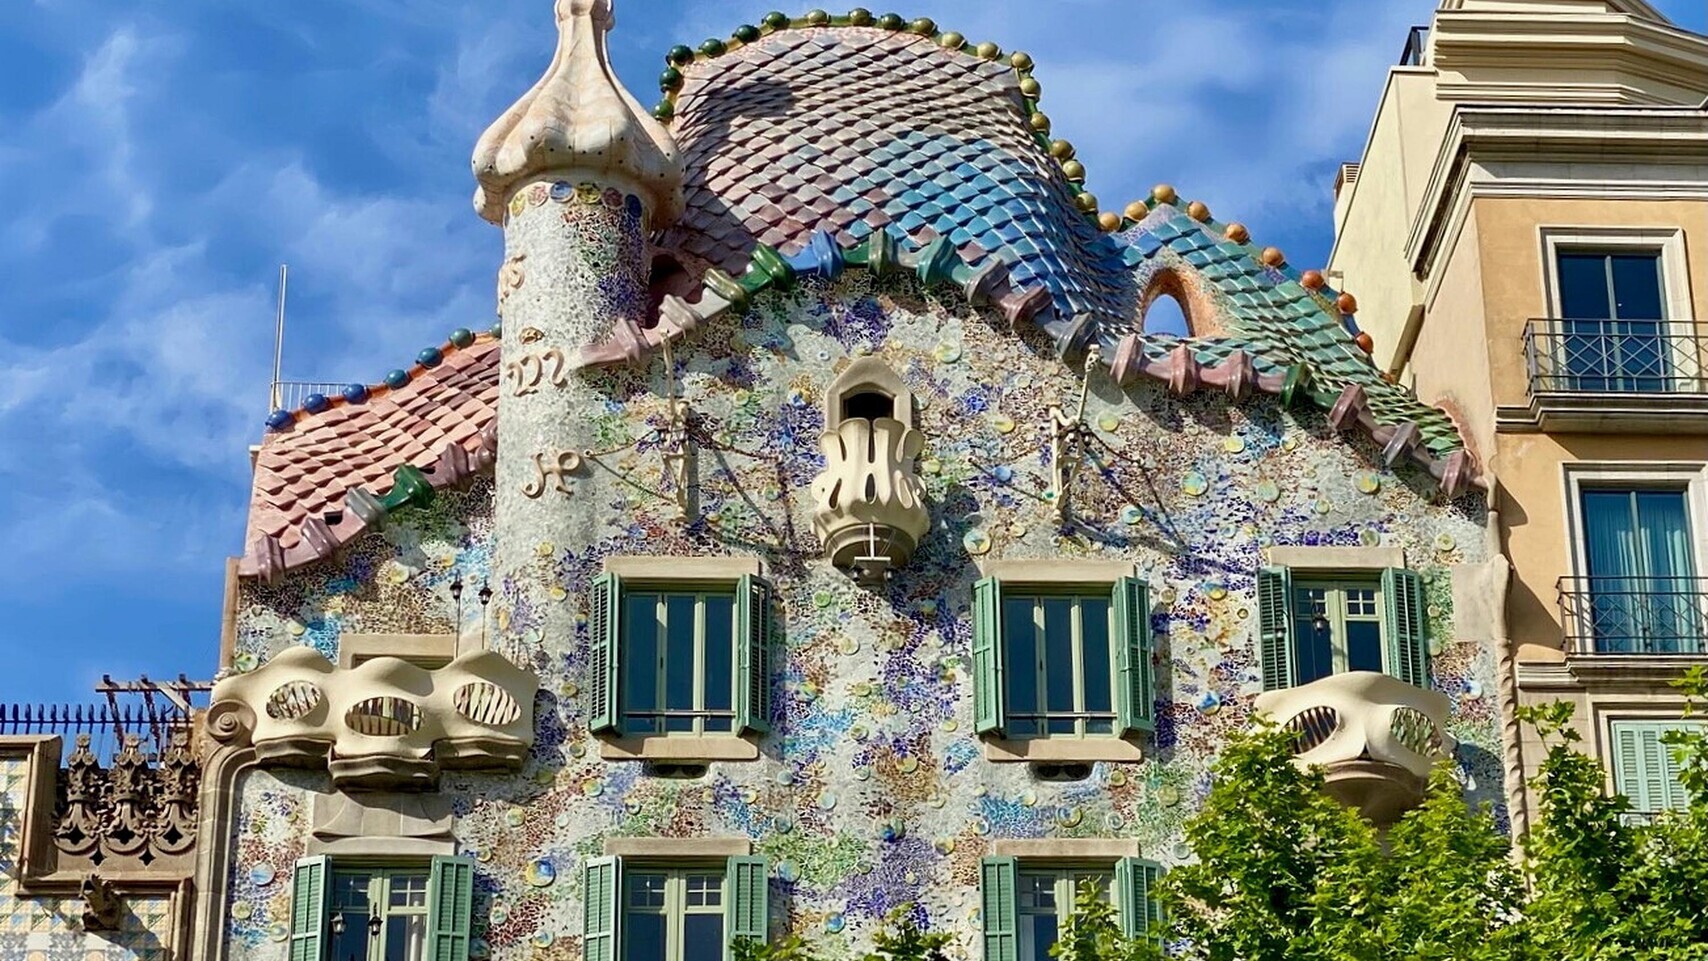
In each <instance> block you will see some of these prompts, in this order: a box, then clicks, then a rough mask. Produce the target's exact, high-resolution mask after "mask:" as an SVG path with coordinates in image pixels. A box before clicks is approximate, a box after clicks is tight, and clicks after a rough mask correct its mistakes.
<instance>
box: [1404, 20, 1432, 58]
mask: <svg viewBox="0 0 1708 961" xmlns="http://www.w3.org/2000/svg"><path fill="white" fill-rule="evenodd" d="M1428 50H1429V27H1427V26H1422V27H1413V28H1411V32H1410V33H1407V34H1406V47H1405V49H1404V50H1401V51H1400V66H1402V67H1421V66H1423V61H1424V56H1425V55H1426V54H1427V52H1428Z"/></svg>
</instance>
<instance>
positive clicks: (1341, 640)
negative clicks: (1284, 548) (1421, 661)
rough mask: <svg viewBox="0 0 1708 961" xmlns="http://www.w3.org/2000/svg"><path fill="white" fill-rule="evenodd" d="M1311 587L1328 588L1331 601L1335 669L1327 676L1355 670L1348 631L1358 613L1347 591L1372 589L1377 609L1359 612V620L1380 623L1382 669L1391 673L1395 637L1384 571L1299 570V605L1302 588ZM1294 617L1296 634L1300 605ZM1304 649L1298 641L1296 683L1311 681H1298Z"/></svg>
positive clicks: (1331, 654)
mask: <svg viewBox="0 0 1708 961" xmlns="http://www.w3.org/2000/svg"><path fill="white" fill-rule="evenodd" d="M1310 590H1322V591H1324V592H1325V593H1326V597H1325V600H1327V601H1328V602H1329V604H1328V607H1329V610H1328V611H1327V612H1325V616H1326V617H1327V618H1328V621H1329V658H1330V662H1331V670H1330V671H1329V673H1328V674H1327V675H1325V676H1327V677H1332V676H1334V675H1336V674H1347V673H1350V672H1351V667H1350V664H1351V659H1352V655H1351V641H1350V640H1349V638H1348V634H1347V631H1346V628H1347V623H1348V622H1349V621H1352V620H1354V617H1353V616H1352V615H1351V614H1350V613H1349V612H1348V610H1347V603H1348V598H1347V592H1348V591H1351V590H1360V591H1362V590H1368V591H1369V592H1370V596H1371V602H1372V604H1373V605H1374V606H1375V613H1374V614H1372V615H1370V616H1368V617H1365V616H1358V617H1357V618H1356V620H1358V621H1360V622H1363V623H1372V622H1373V623H1375V624H1376V627H1377V631H1378V632H1379V635H1378V643H1379V644H1380V645H1381V653H1382V665H1383V667H1382V672H1383V673H1387V668H1388V665H1389V664H1391V663H1393V657H1394V653H1393V651H1392V645H1393V643H1394V641H1393V640H1392V639H1391V636H1390V635H1391V634H1392V633H1393V632H1392V631H1391V629H1390V627H1389V625H1388V618H1387V613H1386V603H1385V602H1386V595H1385V594H1384V593H1383V590H1382V575H1381V572H1380V571H1368V572H1360V573H1358V574H1338V575H1335V574H1319V573H1316V572H1309V573H1307V575H1306V576H1305V577H1303V578H1300V577H1298V576H1297V572H1295V576H1294V578H1293V603H1294V604H1295V605H1297V604H1298V600H1299V594H1300V592H1302V591H1310ZM1293 621H1294V625H1295V626H1294V631H1295V634H1296V633H1297V631H1298V627H1297V624H1298V621H1299V613H1298V611H1297V609H1295V610H1294V613H1293ZM1303 650H1304V645H1302V644H1298V643H1295V644H1294V645H1293V677H1294V679H1295V683H1310V682H1308V681H1307V682H1300V681H1298V678H1299V677H1300V676H1301V674H1302V673H1303V672H1302V671H1301V670H1300V668H1301V666H1302V665H1301V663H1300V661H1299V658H1300V655H1301V652H1302V651H1303ZM1321 679H1322V678H1316V679H1315V680H1321Z"/></svg>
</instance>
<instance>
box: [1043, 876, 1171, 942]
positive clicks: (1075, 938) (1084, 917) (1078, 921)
mask: <svg viewBox="0 0 1708 961" xmlns="http://www.w3.org/2000/svg"><path fill="white" fill-rule="evenodd" d="M1162 956H1163V955H1162V950H1161V949H1160V948H1158V947H1157V946H1156V945H1155V944H1153V943H1152V942H1151V941H1150V939H1148V938H1129V937H1127V936H1126V935H1124V934H1122V933H1121V916H1120V914H1119V913H1118V912H1117V911H1116V910H1115V905H1114V904H1112V903H1110V901H1109V892H1108V891H1107V890H1105V889H1104V888H1103V886H1101V885H1099V884H1098V883H1097V882H1095V881H1091V880H1086V881H1084V882H1082V883H1081V884H1080V885H1079V888H1078V889H1077V890H1075V891H1074V898H1073V912H1072V913H1071V914H1069V915H1068V919H1067V924H1065V925H1064V926H1063V927H1062V931H1061V934H1060V936H1059V937H1057V939H1056V943H1055V944H1053V945H1051V946H1050V957H1052V958H1055V959H1056V961H1152V959H1158V958H1161V957H1162Z"/></svg>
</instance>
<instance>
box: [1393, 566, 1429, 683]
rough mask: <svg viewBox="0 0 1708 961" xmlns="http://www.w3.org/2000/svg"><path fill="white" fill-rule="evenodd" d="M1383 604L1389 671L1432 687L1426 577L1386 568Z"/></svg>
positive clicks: (1394, 674) (1408, 681)
mask: <svg viewBox="0 0 1708 961" xmlns="http://www.w3.org/2000/svg"><path fill="white" fill-rule="evenodd" d="M1382 603H1383V605H1384V607H1385V608H1386V610H1385V611H1384V612H1383V613H1384V618H1385V620H1386V621H1387V628H1388V654H1387V662H1388V673H1389V674H1392V675H1393V676H1395V677H1397V678H1399V679H1400V680H1402V681H1404V682H1406V683H1407V684H1410V685H1412V686H1413V687H1421V688H1423V689H1424V690H1428V689H1429V622H1428V618H1427V616H1426V615H1427V611H1426V610H1425V608H1426V606H1427V604H1428V602H1427V601H1426V600H1424V595H1423V578H1422V577H1419V576H1418V573H1417V572H1416V571H1408V570H1406V569H1405V568H1403V567H1390V568H1388V569H1387V570H1385V571H1383V572H1382Z"/></svg>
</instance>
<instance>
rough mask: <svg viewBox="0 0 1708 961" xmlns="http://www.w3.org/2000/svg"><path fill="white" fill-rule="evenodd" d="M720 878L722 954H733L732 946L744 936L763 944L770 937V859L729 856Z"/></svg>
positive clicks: (729, 955)
mask: <svg viewBox="0 0 1708 961" xmlns="http://www.w3.org/2000/svg"><path fill="white" fill-rule="evenodd" d="M724 877H725V878H726V879H727V880H726V881H725V884H726V886H727V887H728V889H729V900H728V901H727V902H726V904H727V907H725V908H724V931H725V932H726V940H725V943H724V957H725V958H726V959H727V958H731V957H734V953H735V952H734V945H735V942H736V941H737V940H739V939H742V938H746V939H748V940H751V941H757V942H759V943H760V944H764V943H766V942H767V941H769V940H771V862H770V861H768V860H766V859H765V858H754V857H733V858H730V859H729V863H728V866H727V867H726V868H725V874H724Z"/></svg>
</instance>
